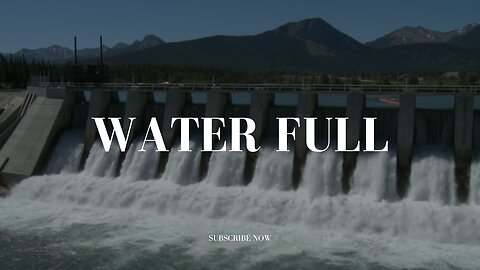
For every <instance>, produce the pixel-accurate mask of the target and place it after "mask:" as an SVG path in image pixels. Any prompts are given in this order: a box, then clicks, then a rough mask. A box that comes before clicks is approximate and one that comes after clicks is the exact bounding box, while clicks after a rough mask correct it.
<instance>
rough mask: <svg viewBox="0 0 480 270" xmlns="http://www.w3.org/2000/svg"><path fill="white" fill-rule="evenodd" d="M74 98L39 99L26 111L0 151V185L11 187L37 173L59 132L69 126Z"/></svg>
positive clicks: (70, 95) (63, 95) (65, 96)
mask: <svg viewBox="0 0 480 270" xmlns="http://www.w3.org/2000/svg"><path fill="white" fill-rule="evenodd" d="M73 99H74V95H72V94H71V93H65V92H64V93H62V94H61V96H59V97H58V98H51V97H47V96H39V97H36V98H35V100H33V103H32V104H31V105H30V106H29V108H28V109H26V111H25V115H24V116H23V117H22V118H21V120H20V122H19V123H18V125H17V127H16V128H15V130H14V131H13V133H12V135H11V136H10V137H9V138H8V140H7V142H6V143H5V145H4V146H3V147H2V149H1V150H0V164H1V168H2V172H1V174H0V176H1V182H2V183H3V184H4V185H6V186H11V185H14V184H15V183H16V182H18V181H20V180H21V179H24V178H26V177H29V176H32V175H34V174H35V173H38V170H39V169H40V167H41V166H42V165H43V164H42V163H43V162H45V161H46V160H47V155H48V152H49V150H50V148H51V146H52V144H54V143H55V138H56V136H57V135H58V134H59V132H60V131H61V130H63V129H64V128H65V127H67V126H68V125H69V123H70V119H69V118H70V117H71V108H73Z"/></svg>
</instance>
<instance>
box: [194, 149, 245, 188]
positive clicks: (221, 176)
mask: <svg viewBox="0 0 480 270" xmlns="http://www.w3.org/2000/svg"><path fill="white" fill-rule="evenodd" d="M245 158H246V154H245V152H214V153H212V155H211V157H210V163H209V165H208V173H207V177H206V178H205V179H204V180H203V181H205V182H207V183H212V184H213V185H215V186H221V187H229V186H241V185H243V171H244V168H245Z"/></svg>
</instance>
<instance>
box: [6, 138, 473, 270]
mask: <svg viewBox="0 0 480 270" xmlns="http://www.w3.org/2000/svg"><path fill="white" fill-rule="evenodd" d="M98 146H100V147H101V145H96V148H95V147H94V149H92V151H91V152H90V156H89V158H88V159H89V162H90V163H88V166H86V173H81V174H60V175H45V176H37V177H32V178H29V179H26V180H24V181H23V182H21V183H20V184H18V185H17V186H15V187H14V188H13V189H12V190H11V194H10V196H9V197H7V198H5V199H2V200H0V216H2V219H0V229H4V230H5V229H10V230H12V229H13V230H17V229H18V230H19V231H22V232H29V231H33V232H35V233H37V232H38V231H43V230H45V231H47V230H52V229H53V230H55V231H62V230H65V231H70V229H72V228H75V227H76V226H80V225H85V224H88V225H89V226H90V227H88V226H87V228H88V229H89V230H88V231H85V232H83V234H86V235H90V233H91V230H92V227H91V226H94V227H93V228H97V227H98V228H99V230H100V231H104V230H105V229H104V228H105V227H104V226H106V225H108V227H107V228H108V230H107V232H108V234H106V236H102V235H96V234H93V233H92V235H91V236H90V238H88V239H87V240H83V241H82V242H80V243H79V245H82V246H85V245H87V246H90V245H92V246H108V247H113V248H116V247H119V246H122V245H127V246H128V245H129V244H132V243H139V244H138V245H139V249H138V250H131V249H126V250H128V252H127V254H129V255H130V256H132V254H141V253H142V252H146V251H147V250H158V249H159V248H160V247H162V246H169V245H174V246H177V247H179V248H181V249H186V250H188V254H189V255H191V256H194V257H199V258H200V259H201V258H202V256H207V258H209V259H208V260H207V261H215V260H210V259H212V258H211V257H208V254H215V252H218V251H219V250H222V251H221V253H220V254H221V255H222V256H217V257H215V256H214V258H215V259H216V258H220V257H225V255H227V256H226V258H228V263H230V264H231V263H232V261H233V262H234V264H235V265H239V267H238V268H243V269H250V268H251V267H250V266H251V265H257V264H258V263H261V262H263V261H265V260H276V259H277V258H285V256H286V257H287V258H289V260H291V259H293V258H296V260H298V261H302V260H303V259H304V258H305V257H308V258H310V257H313V258H316V259H318V260H320V261H329V262H335V264H339V265H343V264H346V265H350V266H351V265H352V264H353V265H354V266H359V264H357V262H356V260H361V261H362V260H363V261H367V262H368V263H369V264H367V266H365V265H363V266H362V267H363V268H366V269H368V268H369V267H368V266H369V265H371V266H372V267H380V268H387V269H390V268H392V269H398V268H421V269H448V268H452V267H454V268H459V269H477V268H478V265H480V258H479V257H478V254H479V253H480V231H479V230H478V228H479V227H480V208H478V206H475V205H461V206H450V205H445V204H448V203H450V202H452V198H454V197H453V195H454V194H453V195H452V192H451V191H452V190H453V188H452V186H450V185H448V188H447V186H446V185H445V181H446V182H448V183H450V182H451V181H452V179H453V175H452V174H453V173H452V170H453V168H452V160H451V158H448V156H447V158H445V157H444V156H442V155H439V154H437V153H432V154H431V155H426V154H423V155H421V156H418V155H416V156H415V158H414V161H413V166H412V176H411V182H412V185H411V190H410V193H409V198H410V199H407V200H401V201H393V202H391V201H390V200H382V199H389V198H391V197H390V196H391V194H390V193H389V190H390V187H391V183H389V182H388V181H387V180H388V179H389V178H391V174H392V173H394V172H395V171H394V168H392V163H393V164H395V162H394V156H395V155H394V154H387V155H382V154H378V156H377V155H371V156H370V155H369V156H367V155H360V157H359V160H358V164H357V170H356V172H355V176H354V177H355V180H354V182H353V186H352V194H349V195H338V193H339V190H340V185H339V182H340V180H339V179H340V177H341V160H342V155H341V154H338V153H333V152H331V153H329V152H327V153H324V154H322V155H321V156H320V155H316V154H310V155H309V156H308V158H307V161H306V165H305V171H304V174H303V175H304V177H303V180H304V181H303V183H301V187H300V189H301V190H302V191H307V192H309V194H310V196H303V193H304V192H298V191H292V190H290V188H291V181H290V178H291V173H292V163H293V160H292V159H293V153H279V152H275V150H274V149H271V148H262V150H261V153H260V155H259V158H258V164H257V168H256V171H255V175H254V179H253V182H252V184H251V185H250V186H247V187H243V186H235V185H234V183H236V181H233V180H232V181H230V180H225V181H221V180H219V178H220V177H222V176H220V175H225V177H228V176H230V177H231V178H232V179H234V178H235V175H236V174H237V173H238V171H237V170H231V168H228V169H227V168H225V169H224V170H226V171H228V172H229V173H225V174H222V172H209V174H210V176H207V179H206V181H203V182H198V169H199V164H200V151H198V149H199V145H198V144H195V142H192V149H194V151H192V152H190V153H181V152H178V151H176V149H175V150H173V151H172V152H171V153H170V158H169V161H168V164H167V168H166V172H165V174H164V176H163V179H160V180H147V181H134V180H137V179H132V177H134V174H132V173H129V170H130V169H128V170H127V169H126V173H125V174H124V176H125V177H122V178H118V179H114V178H112V177H95V176H93V175H96V174H97V175H101V174H102V173H101V172H100V171H101V170H104V171H110V170H111V164H108V163H104V160H105V153H104V151H103V149H102V148H100V150H101V151H99V150H98ZM177 148H178V147H177ZM60 155H64V156H67V155H68V154H67V151H65V152H63V153H62V154H60ZM127 156H128V155H127ZM214 156H215V157H214ZM239 159H240V158H238V159H237V157H233V156H231V157H229V158H226V157H222V156H221V155H218V156H217V155H215V154H214V155H212V160H211V164H210V170H215V169H217V170H222V168H213V167H216V166H231V167H241V166H242V165H241V164H242V162H241V161H239ZM94 161H98V162H100V163H99V164H96V163H94ZM220 161H221V162H220ZM137 162H138V163H141V164H144V163H147V161H146V160H142V159H141V158H134V157H132V159H131V160H129V161H127V160H126V161H125V162H124V165H125V166H127V167H128V168H141V167H142V166H140V165H136V164H134V163H137ZM94 164H95V165H96V166H94ZM128 164H130V165H128ZM142 168H143V167H142ZM362 168H363V169H365V170H361V169H362ZM310 170H312V171H313V172H310ZM438 170H442V172H443V173H439V172H438ZM475 170H477V166H473V167H472V178H474V173H473V172H474V171H475ZM432 171H434V172H435V173H432ZM103 174H104V175H108V173H103ZM316 175H318V176H316ZM448 175H450V178H448V177H446V176H448ZM438 176H443V178H442V179H436V178H435V177H438ZM129 178H130V179H129ZM215 178H216V179H215ZM262 178H267V179H262ZM333 178H335V179H336V180H333ZM214 179H215V180H214ZM379 179H380V180H379ZM381 179H383V180H386V181H387V182H383V183H382V181H381ZM445 179H446V180H445ZM165 180H166V181H165ZM316 180H317V181H318V182H320V183H316V182H315V181H316ZM277 181H278V182H277ZM211 183H214V185H212V184H211ZM224 184H225V185H233V186H229V187H224ZM259 188H261V189H259ZM369 189H372V191H371V192H369V191H368V190H369ZM285 190H290V191H285ZM389 194H390V195H389ZM325 195H328V196H325ZM335 195H337V196H335ZM442 196H445V197H446V198H443V199H441V198H442ZM360 197H367V198H373V199H367V200H364V199H359V198H360ZM32 202H35V203H32ZM238 233H245V234H256V233H262V234H263V233H266V234H270V235H272V241H271V242H269V243H263V244H262V243H248V242H247V243H211V242H208V235H210V234H238ZM92 239H95V241H92ZM65 248H67V249H68V248H69V247H65ZM228 255H232V257H231V256H228ZM234 255H235V256H236V257H235V256H234ZM138 256H141V255H138ZM292 256H294V257H292ZM199 261H203V260H199ZM349 263H350V264H349ZM360 265H362V264H361V263H360ZM213 266H214V265H213ZM240 266H241V267H240ZM297 267H298V266H297ZM207 268H208V267H207ZM212 268H214V267H212ZM299 268H302V267H299ZM338 268H339V269H344V268H341V267H338ZM353 268H358V267H349V268H348V269H353Z"/></svg>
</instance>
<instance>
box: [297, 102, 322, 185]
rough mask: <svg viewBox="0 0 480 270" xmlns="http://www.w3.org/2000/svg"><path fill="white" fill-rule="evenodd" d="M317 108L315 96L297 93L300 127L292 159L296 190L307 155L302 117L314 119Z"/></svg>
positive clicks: (304, 125)
mask: <svg viewBox="0 0 480 270" xmlns="http://www.w3.org/2000/svg"><path fill="white" fill-rule="evenodd" d="M317 106H318V99H317V95H316V94H310V93H299V94H298V96H297V111H296V116H297V117H299V118H300V127H299V128H297V129H296V134H295V156H294V159H293V176H292V177H293V188H294V189H296V188H298V186H299V184H300V181H301V178H302V172H303V167H304V165H305V160H306V157H307V153H308V148H307V143H306V134H307V132H306V124H305V120H304V119H303V118H304V117H314V115H315V113H316V109H317Z"/></svg>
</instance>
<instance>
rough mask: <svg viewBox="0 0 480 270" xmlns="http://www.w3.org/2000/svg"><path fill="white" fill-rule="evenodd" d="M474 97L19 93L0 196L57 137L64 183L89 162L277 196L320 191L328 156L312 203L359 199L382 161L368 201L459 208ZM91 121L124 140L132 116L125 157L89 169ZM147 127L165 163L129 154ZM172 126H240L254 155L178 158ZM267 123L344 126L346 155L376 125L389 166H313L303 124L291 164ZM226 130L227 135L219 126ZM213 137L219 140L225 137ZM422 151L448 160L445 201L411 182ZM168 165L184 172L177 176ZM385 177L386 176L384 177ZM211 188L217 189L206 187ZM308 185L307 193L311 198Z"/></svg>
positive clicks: (195, 144)
mask: <svg viewBox="0 0 480 270" xmlns="http://www.w3.org/2000/svg"><path fill="white" fill-rule="evenodd" d="M477 91H478V89H476V88H474V87H467V86H466V87H460V86H441V87H439V86H437V87H434V86H432V87H430V86H343V85H342V86H334V85H202V84H188V85H187V84H151V85H149V84H99V85H88V84H85V85H79V84H61V83H48V84H46V85H43V86H38V87H29V89H28V91H25V92H22V93H15V94H12V93H9V94H8V95H7V94H2V95H4V97H3V98H2V102H4V103H5V110H4V111H3V112H2V114H1V115H0V120H1V122H0V128H2V130H1V132H2V134H1V137H0V139H1V140H0V142H1V147H2V148H1V150H0V164H1V174H0V175H1V181H2V185H4V186H6V187H11V186H13V185H15V184H16V183H18V182H19V181H21V180H22V179H25V178H28V177H30V176H32V175H39V174H43V173H45V172H48V171H49V169H48V168H50V167H51V166H52V165H51V163H52V159H54V158H55V157H51V156H52V155H55V154H56V152H55V151H57V150H58V149H57V148H58V147H55V145H57V146H58V145H59V144H62V140H65V138H64V137H68V136H71V134H70V133H71V132H72V131H75V133H76V134H77V135H78V134H80V135H78V136H74V137H75V138H76V139H75V141H76V144H77V145H74V146H67V145H64V151H66V150H65V149H67V148H68V149H70V148H72V147H73V148H75V147H76V149H75V151H74V152H75V157H74V158H73V159H72V160H69V161H68V162H69V163H71V164H70V165H69V170H70V171H71V172H79V171H85V170H87V169H92V166H98V164H97V165H95V164H94V163H98V162H100V161H101V162H100V163H102V162H103V163H102V164H106V165H108V169H107V167H103V168H102V169H100V167H99V168H98V170H99V171H98V172H97V173H98V176H108V177H117V176H124V175H125V174H133V175H135V176H136V177H140V178H142V179H156V178H157V179H160V178H165V177H168V176H169V175H170V176H172V174H178V173H179V171H180V170H182V169H183V170H185V171H187V172H183V174H184V175H175V177H178V178H182V179H176V180H174V181H178V183H180V184H190V183H196V182H200V181H203V180H205V181H213V182H215V183H216V184H218V185H227V186H228V185H258V186H259V187H263V188H267V187H270V186H274V187H276V189H278V190H285V191H287V190H296V189H299V188H302V187H305V185H309V183H305V182H309V181H319V182H321V181H325V180H321V179H320V178H322V177H320V176H319V174H327V171H330V170H332V168H324V171H320V172H319V171H318V168H316V167H321V166H322V165H321V164H315V162H316V161H317V162H325V161H324V160H323V161H322V159H325V158H327V159H328V158H331V157H327V156H332V158H333V156H335V157H334V159H333V160H330V161H329V162H331V163H332V164H330V166H331V167H335V166H340V169H339V170H338V173H335V174H334V175H326V176H325V177H330V178H335V180H329V181H337V180H338V182H337V183H334V184H332V183H330V184H325V185H326V186H325V187H323V188H322V191H319V192H322V193H325V194H328V195H336V194H340V193H345V194H349V193H352V194H355V193H357V192H359V190H358V189H359V185H363V183H362V182H361V181H362V177H360V176H359V173H360V170H362V169H365V168H367V167H368V165H367V163H368V162H373V161H372V160H374V159H382V158H383V159H385V160H384V161H382V162H383V163H380V164H379V166H384V167H385V168H384V172H383V174H386V175H384V176H382V177H380V178H381V180H380V181H383V183H381V185H380V186H381V188H380V189H381V190H372V192H373V193H376V197H377V199H379V200H380V199H395V198H412V199H419V200H430V199H432V198H433V197H435V195H434V193H435V192H440V193H442V192H443V193H449V198H448V199H445V198H442V199H440V200H441V201H443V202H444V203H448V204H458V203H468V202H469V201H473V200H476V196H477V194H476V192H477V191H476V188H478V187H477V186H476V184H475V183H472V181H474V179H472V177H471V174H472V173H471V171H472V168H471V166H472V165H471V164H472V162H474V160H475V157H476V156H475V154H474V153H475V151H474V149H478V147H479V146H480V139H476V138H480V136H479V135H480V134H478V132H480V118H479V117H480V114H479V112H480V108H479V107H476V106H475V100H476V94H477ZM92 117H120V118H121V119H122V121H124V122H123V127H124V130H126V129H127V128H128V124H129V123H128V118H129V117H135V118H136V122H134V124H133V125H132V129H131V136H130V137H129V141H128V142H127V150H126V151H125V152H120V151H118V149H112V150H111V151H110V152H109V153H102V154H101V155H102V157H101V159H98V160H92V159H95V158H99V157H96V156H95V155H96V154H99V153H101V152H103V148H102V147H101V146H100V143H99V141H98V134H97V129H96V126H95V123H94V121H93V120H91V119H92ZM152 117H156V118H157V119H159V125H160V128H161V130H162V134H163V138H164V141H165V144H166V146H167V148H172V147H173V150H172V151H171V152H169V153H168V154H167V153H161V154H160V153H156V152H155V151H150V152H149V153H148V154H143V153H135V152H136V150H138V149H139V148H140V145H141V144H140V140H139V139H140V138H142V139H143V137H144V135H145V134H144V131H145V130H146V128H147V126H148V123H149V121H150V119H151V118H152ZM173 117H198V118H201V117H224V118H228V117H249V118H251V119H253V120H254V121H255V123H256V129H255V132H254V134H253V135H254V137H255V139H256V142H257V144H261V145H262V149H261V150H260V152H258V153H250V152H245V153H228V152H226V153H212V152H202V151H200V148H201V140H200V139H198V138H195V136H193V138H192V142H191V145H192V148H193V151H192V152H191V153H178V152H177V151H175V149H176V147H177V145H178V139H179V125H175V126H174V127H173V128H172V127H171V126H170V123H171V122H170V120H171V119H172V118H173ZM276 117H299V118H300V119H303V118H304V117H318V118H319V119H325V117H348V122H347V148H348V149H352V148H354V147H355V146H356V145H357V142H358V141H360V142H363V141H364V139H365V138H364V137H365V130H364V126H363V119H362V118H363V117H376V118H377V121H376V128H375V138H376V140H377V141H378V143H379V144H382V143H383V144H384V143H385V141H387V140H388V141H389V142H390V153H388V154H386V155H387V156H389V155H390V156H391V157H388V158H385V154H378V153H372V154H367V153H360V154H359V153H332V152H333V151H330V152H326V153H323V154H320V155H323V156H324V157H323V158H318V157H319V155H314V153H309V150H308V149H307V147H306V143H305V134H306V130H305V125H300V127H299V128H298V129H297V136H296V140H295V142H294V143H293V144H294V147H293V148H294V150H293V151H292V152H291V153H276V152H275V150H274V149H273V148H272V147H269V145H273V144H272V140H274V138H275V137H276V134H277V133H278V126H277V125H276ZM302 121H303V120H302ZM226 124H227V125H228V122H227V123H226ZM202 128H203V127H201V126H200V128H195V127H191V130H194V133H195V132H196V133H197V134H198V135H200V134H201V132H202V131H201V130H202ZM217 128H218V125H217V126H214V127H213V129H214V130H216V129H217ZM110 129H111V127H110ZM225 129H226V130H228V126H227V127H226V128H225ZM316 131H317V132H316V134H317V137H318V138H317V139H319V140H320V141H326V140H327V139H328V135H329V134H328V130H327V126H326V122H325V121H321V122H318V124H317V126H316ZM69 132H70V133H69ZM335 132H336V128H335V123H334V122H332V127H331V130H330V133H331V138H336V136H337V135H336V134H335ZM199 137H200V136H199ZM223 137H224V138H227V137H226V135H224V136H223ZM79 138H80V139H79ZM63 143H64V144H65V142H63ZM72 143H73V142H70V144H72ZM227 143H228V142H227ZM332 144H335V141H332ZM362 147H363V145H362ZM77 148H78V149H77ZM425 149H434V150H432V151H438V152H440V153H441V155H442V156H445V157H446V159H448V160H450V161H449V162H448V166H453V168H454V170H452V176H451V177H449V176H446V175H447V174H448V173H447V172H445V173H440V174H443V175H442V176H441V177H440V178H442V179H443V178H445V179H446V180H445V181H446V182H445V183H442V184H441V185H442V186H441V187H440V189H448V191H444V190H442V191H438V190H437V189H438V188H439V187H436V186H435V184H433V183H422V182H425V181H429V180H428V179H420V178H422V175H418V173H419V172H418V171H415V168H414V167H415V164H414V163H415V162H416V161H415V158H414V157H415V156H418V157H421V156H422V153H425V151H426V152H428V151H430V150H425ZM130 150H131V151H130ZM72 151H73V150H72ZM57 154H58V153H57ZM142 155H143V156H142ZM187 156H188V158H187ZM272 156H278V157H279V158H272ZM451 157H453V158H451ZM390 158H393V162H394V163H395V166H393V167H392V166H390V164H387V163H388V162H387V161H386V160H387V159H388V160H389V159H390ZM225 159H235V160H236V161H237V162H239V163H238V164H237V165H238V166H237V167H236V168H235V171H234V172H232V171H230V172H228V169H227V168H218V167H215V166H220V167H222V166H225V167H227V166H231V164H228V163H225ZM135 160H142V161H141V162H140V163H142V164H136V165H135V166H133V165H132V164H133V163H135ZM174 162H183V163H185V164H174ZM222 162H223V165H222ZM390 163H391V162H390ZM172 164H173V165H172ZM272 164H274V165H272ZM132 166H133V167H132ZM178 166H180V167H181V166H184V167H182V168H181V169H179V168H176V167H178ZM269 166H270V167H269ZM271 166H273V167H271ZM57 170H61V169H59V168H57ZM222 170H226V172H225V171H222ZM272 170H274V171H275V170H276V171H278V175H276V176H278V177H276V176H274V177H272V175H270V176H269V177H263V176H262V174H264V173H271V171H272ZM432 170H434V168H432ZM135 171H136V172H135ZM392 172H393V174H394V175H393V176H391V175H389V174H391V173H392ZM172 177H173V176H172ZM212 177H214V178H217V179H214V180H212V179H211V178H212ZM222 177H223V178H229V179H230V180H229V181H230V182H228V181H226V180H221V179H220V178H222ZM264 178H273V179H264ZM315 179H317V180H315ZM225 181H226V182H225ZM356 181H357V182H356ZM439 181H440V180H439ZM310 184H311V183H310ZM317 184H318V183H317ZM317 184H315V185H314V186H315V187H316V188H318V185H317ZM442 187H444V188H442ZM369 188H372V189H374V187H372V186H370V187H369ZM364 191H365V190H363V191H362V192H364ZM450 193H451V194H450Z"/></svg>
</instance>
